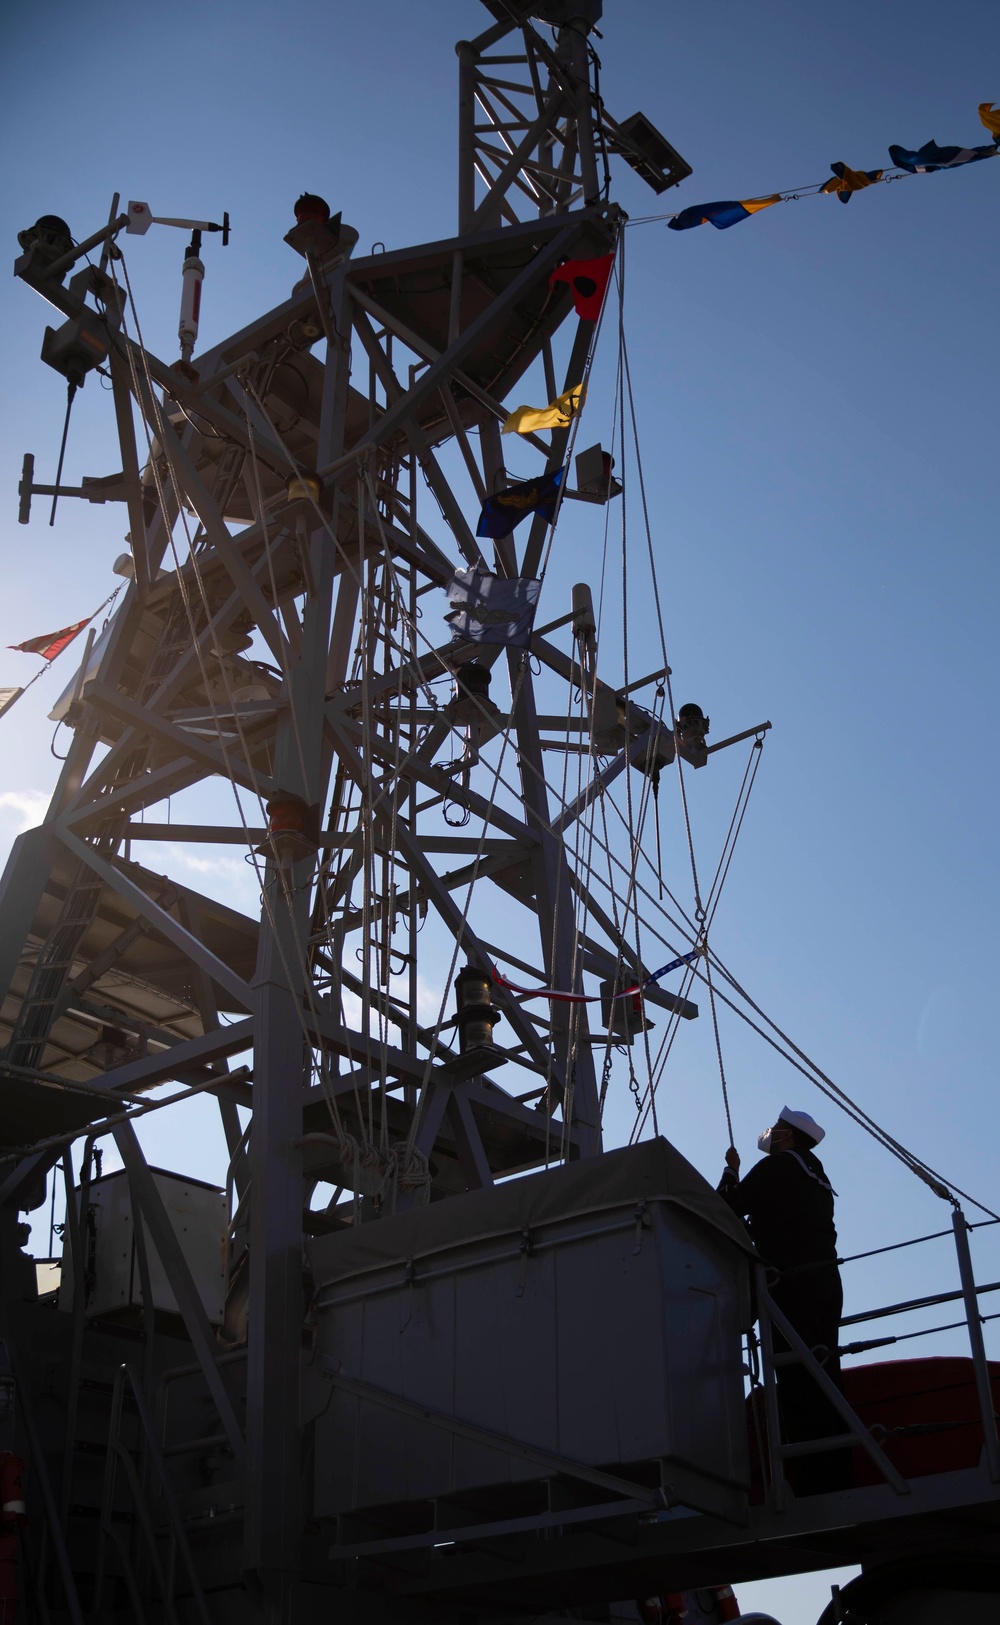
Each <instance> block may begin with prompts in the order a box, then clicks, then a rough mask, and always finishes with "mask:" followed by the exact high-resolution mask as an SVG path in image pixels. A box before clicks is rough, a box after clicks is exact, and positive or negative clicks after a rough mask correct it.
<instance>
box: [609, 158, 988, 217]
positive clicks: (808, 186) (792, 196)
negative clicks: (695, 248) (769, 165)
mask: <svg viewBox="0 0 1000 1625" xmlns="http://www.w3.org/2000/svg"><path fill="white" fill-rule="evenodd" d="M989 156H990V157H991V158H993V157H996V156H998V155H997V154H995V153H990V154H989ZM913 177H914V171H912V170H909V169H893V170H887V171H886V172H885V173H884V174H883V175H882V178H881V180H879V181H874V182H872V183H871V184H872V185H875V186H888V185H889V184H890V183H891V182H893V181H908V180H912V179H913ZM827 184H828V182H827V181H806V182H805V184H804V185H803V186H785V187H783V188H782V189H781V191H779V192H778V193H776V194H775V193H772V194H769V195H770V196H777V197H779V198H780V199H781V201H782V203H797V202H798V200H799V199H800V198H804V197H819V196H821V195H822V192H823V188H824V186H826V185H827ZM682 213H683V210H681V209H675V210H674V211H673V213H672V214H642V215H638V216H636V218H635V219H633V220H626V221H625V225H626V226H650V225H653V224H654V223H655V222H657V221H660V220H676V219H677V216H678V215H679V214H682Z"/></svg>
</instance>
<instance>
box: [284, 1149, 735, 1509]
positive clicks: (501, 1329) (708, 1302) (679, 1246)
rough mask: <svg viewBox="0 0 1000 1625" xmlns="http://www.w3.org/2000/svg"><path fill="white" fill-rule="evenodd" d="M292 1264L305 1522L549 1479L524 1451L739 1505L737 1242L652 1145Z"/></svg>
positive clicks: (697, 1501)
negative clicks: (303, 1266)
mask: <svg viewBox="0 0 1000 1625" xmlns="http://www.w3.org/2000/svg"><path fill="white" fill-rule="evenodd" d="M308 1257H309V1265H310V1268H311V1271H312V1275H313V1278H314V1283H315V1294H314V1298H313V1311H314V1315H315V1325H316V1349H315V1354H314V1358H313V1360H312V1362H311V1368H312V1379H311V1382H310V1387H312V1389H313V1399H314V1403H313V1405H312V1407H311V1408H312V1410H313V1415H314V1417H315V1422H314V1439H313V1446H314V1452H313V1459H314V1463H315V1467H314V1504H313V1511H314V1515H315V1516H317V1517H324V1516H334V1515H336V1514H341V1513H344V1512H347V1511H349V1510H351V1509H355V1510H357V1509H359V1508H374V1507H377V1506H379V1505H385V1504H387V1503H395V1504H397V1505H398V1504H400V1503H408V1502H413V1501H418V1500H419V1501H427V1500H434V1499H436V1498H439V1497H447V1496H449V1495H455V1494H456V1493H460V1492H464V1491H467V1490H470V1489H473V1488H477V1487H484V1486H493V1485H501V1484H507V1485H513V1484H515V1483H516V1482H520V1483H522V1484H523V1483H524V1482H525V1481H526V1480H527V1481H530V1480H535V1481H537V1480H539V1479H541V1478H544V1477H546V1476H550V1474H547V1472H546V1469H545V1467H544V1465H540V1464H539V1463H538V1462H537V1461H532V1460H531V1459H530V1457H526V1456H525V1454H523V1453H520V1452H519V1446H523V1445H527V1446H529V1447H531V1448H532V1449H533V1450H534V1451H536V1452H537V1451H540V1450H543V1451H546V1452H549V1453H551V1454H552V1455H553V1456H557V1457H562V1458H564V1459H566V1460H569V1461H572V1462H575V1463H577V1464H579V1463H583V1464H586V1465H589V1466H592V1467H597V1468H600V1469H603V1470H605V1471H614V1470H615V1469H616V1468H619V1469H621V1468H626V1469H628V1470H630V1471H632V1472H635V1470H636V1467H637V1465H638V1464H643V1466H644V1468H645V1469H646V1471H645V1472H644V1474H643V1477H644V1480H645V1481H648V1479H649V1474H650V1473H651V1472H652V1473H658V1474H659V1481H660V1482H661V1483H662V1485H663V1486H664V1492H665V1495H666V1496H667V1498H668V1499H669V1500H671V1501H677V1502H681V1503H683V1504H687V1505H691V1506H698V1507H701V1508H703V1509H704V1510H709V1511H717V1510H722V1509H723V1507H725V1506H729V1507H730V1508H731V1507H732V1506H733V1504H734V1501H735V1502H736V1503H741V1504H742V1505H744V1506H745V1504H746V1488H747V1484H748V1463H747V1445H746V1428H745V1423H744V1409H743V1406H744V1400H743V1393H744V1384H743V1369H742V1343H741V1331H742V1330H743V1329H744V1328H745V1327H746V1326H748V1325H749V1324H750V1321H751V1318H752V1317H751V1308H750V1290H749V1288H750V1274H751V1270H750V1265H751V1263H752V1258H753V1249H752V1248H751V1246H750V1243H749V1240H748V1238H747V1234H746V1231H745V1230H744V1228H743V1226H742V1225H741V1224H740V1223H739V1221H738V1220H737V1219H736V1218H735V1217H734V1216H733V1214H732V1213H731V1212H730V1211H729V1209H728V1208H727V1207H726V1206H725V1204H724V1203H723V1202H722V1201H721V1199H720V1198H719V1197H718V1196H717V1195H716V1193H715V1192H714V1191H713V1190H712V1189H711V1187H710V1186H709V1185H708V1184H707V1183H706V1182H705V1180H704V1179H702V1177H701V1175H700V1174H698V1173H697V1172H696V1171H695V1170H694V1169H693V1168H692V1167H691V1166H690V1164H689V1163H687V1162H686V1161H685V1160H684V1158H683V1157H682V1156H681V1155H680V1153H679V1152H677V1151H676V1150H674V1148H673V1147H672V1146H671V1145H669V1144H668V1143H667V1142H666V1141H665V1140H662V1139H661V1140H654V1141H650V1142H647V1143H644V1144H641V1145H637V1146H632V1147H628V1148H626V1149H624V1150H620V1151H613V1152H609V1153H608V1154H607V1155H605V1156H603V1157H598V1158H594V1159H591V1160H588V1161H585V1162H579V1163H574V1164H572V1165H570V1166H567V1167H562V1168H558V1169H554V1170H550V1171H548V1172H546V1173H538V1174H533V1175H530V1176H528V1177H525V1178H521V1179H516V1180H511V1181H509V1182H507V1183H506V1184H504V1185H502V1186H498V1187H496V1188H495V1189H493V1190H488V1191H481V1192H476V1193H473V1194H470V1195H468V1196H465V1197H454V1198H452V1199H450V1200H449V1201H447V1202H442V1203H439V1204H434V1205H431V1206H429V1207H423V1208H418V1209H416V1210H414V1211H412V1212H409V1213H406V1214H402V1215H397V1216H396V1217H393V1218H388V1219H382V1220H380V1221H378V1222H374V1223H370V1224H366V1225H363V1226H361V1227H359V1228H358V1229H356V1230H351V1231H347V1232H342V1233H340V1234H336V1235H328V1236H324V1237H321V1238H316V1239H314V1240H313V1241H312V1242H311V1243H310V1244H309V1250H308ZM323 1384H325V1385H326V1391H325V1393H324V1392H323ZM399 1401H403V1402H404V1403H403V1404H400V1403H399ZM420 1407H424V1408H426V1412H427V1414H426V1415H424V1416H421V1415H420V1414H419V1408H420ZM452 1423H453V1424H454V1425H451V1424H452ZM486 1430H488V1432H489V1434H491V1435H493V1438H492V1439H490V1438H488V1437H484V1436H483V1435H484V1432H485V1431H486Z"/></svg>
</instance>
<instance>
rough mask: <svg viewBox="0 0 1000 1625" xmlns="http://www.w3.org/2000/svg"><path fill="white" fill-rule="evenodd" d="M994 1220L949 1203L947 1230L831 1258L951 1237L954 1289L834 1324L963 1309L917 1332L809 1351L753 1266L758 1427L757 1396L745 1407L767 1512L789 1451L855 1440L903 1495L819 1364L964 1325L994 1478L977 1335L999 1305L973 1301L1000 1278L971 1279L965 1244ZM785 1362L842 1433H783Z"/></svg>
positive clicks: (999, 1287) (997, 1476)
mask: <svg viewBox="0 0 1000 1625" xmlns="http://www.w3.org/2000/svg"><path fill="white" fill-rule="evenodd" d="M997 1222H998V1221H996V1220H987V1221H985V1223H983V1224H977V1225H970V1224H969V1223H968V1221H967V1220H966V1218H965V1215H964V1213H963V1212H962V1210H961V1208H959V1207H957V1206H956V1207H955V1209H954V1212H953V1215H952V1224H951V1228H950V1230H940V1231H934V1232H933V1233H932V1234H930V1235H927V1236H917V1237H914V1238H913V1239H912V1240H908V1241H903V1242H895V1243H892V1244H891V1245H889V1246H886V1247H876V1248H872V1249H870V1250H869V1251H868V1252H864V1253H856V1254H853V1255H851V1256H849V1257H847V1258H838V1260H837V1264H838V1265H845V1264H851V1263H856V1262H858V1261H859V1260H861V1259H868V1258H874V1257H876V1256H878V1255H880V1254H884V1253H894V1252H898V1251H899V1250H901V1249H902V1248H906V1247H913V1246H919V1245H921V1244H923V1243H925V1242H930V1241H938V1240H940V1239H942V1238H943V1237H946V1236H951V1237H952V1239H953V1241H954V1245H955V1253H956V1260H957V1265H958V1277H959V1283H960V1284H959V1287H958V1288H957V1290H954V1291H946V1292H936V1293H928V1294H924V1295H922V1296H920V1297H916V1298H909V1299H905V1300H903V1301H901V1302H898V1303H891V1304H884V1305H882V1306H880V1307H878V1308H875V1309H871V1310H866V1311H863V1312H861V1313H856V1314H851V1315H845V1316H844V1317H843V1318H842V1319H841V1321H840V1326H841V1328H844V1327H847V1326H854V1325H862V1324H867V1323H870V1322H874V1321H878V1320H881V1319H885V1318H888V1317H890V1316H893V1315H900V1314H908V1313H910V1312H913V1311H917V1310H920V1309H924V1308H928V1307H932V1306H936V1305H939V1304H946V1303H961V1304H962V1307H963V1310H964V1315H963V1318H962V1319H961V1320H955V1321H949V1322H947V1323H946V1324H944V1325H938V1326H932V1327H925V1328H920V1329H918V1330H916V1331H907V1332H902V1333H897V1334H895V1335H888V1336H884V1337H872V1338H865V1339H862V1340H860V1341H855V1342H847V1343H843V1342H841V1343H840V1345H839V1347H838V1348H837V1349H836V1350H835V1351H834V1350H826V1349H816V1350H814V1349H811V1348H809V1347H808V1346H807V1345H806V1343H805V1341H804V1340H803V1338H802V1337H801V1336H800V1335H799V1333H798V1332H797V1331H796V1329H795V1327H794V1325H793V1324H792V1323H791V1322H790V1321H789V1319H788V1317H787V1315H785V1314H784V1313H783V1312H782V1310H781V1309H780V1308H779V1306H778V1305H777V1304H776V1303H775V1301H774V1298H773V1296H772V1293H771V1290H770V1281H771V1279H773V1272H770V1271H767V1270H766V1269H764V1268H761V1269H759V1270H758V1275H757V1307H758V1324H759V1337H760V1341H759V1352H760V1359H759V1360H758V1358H757V1343H756V1339H755V1338H753V1336H752V1335H751V1339H750V1344H749V1356H750V1359H749V1365H748V1371H749V1372H750V1381H751V1392H752V1393H753V1391H754V1390H756V1391H757V1392H759V1393H760V1394H761V1397H762V1400H763V1407H762V1408H763V1422H764V1426H763V1430H761V1429H760V1412H759V1410H758V1408H757V1405H756V1403H755V1404H754V1409H753V1413H752V1414H753V1416H754V1420H755V1423H756V1425H757V1427H758V1441H757V1442H758V1451H759V1454H760V1458H761V1468H762V1472H763V1473H765V1474H766V1480H765V1483H766V1491H767V1495H768V1500H769V1502H770V1504H771V1506H772V1508H773V1510H774V1511H779V1512H780V1511H782V1510H783V1509H784V1508H785V1506H786V1504H787V1498H788V1488H789V1486H788V1483H787V1480H786V1475H785V1471H784V1468H785V1463H786V1462H788V1461H789V1460H793V1459H796V1458H802V1457H815V1456H820V1455H823V1454H826V1453H828V1452H831V1451H843V1450H846V1449H850V1448H852V1447H853V1446H860V1448H861V1449H863V1450H864V1451H865V1452H866V1454H867V1455H868V1456H869V1458H870V1459H871V1461H872V1462H873V1463H874V1464H875V1467H876V1468H877V1470H878V1472H879V1474H880V1476H881V1478H882V1479H883V1480H884V1481H885V1482H886V1483H887V1484H889V1485H891V1486H892V1488H893V1489H894V1490H895V1491H896V1493H897V1494H898V1495H905V1494H906V1493H907V1492H908V1490H909V1484H908V1483H907V1481H906V1479H904V1478H903V1477H902V1475H901V1474H900V1473H899V1472H898V1470H897V1469H896V1467H895V1466H894V1465H893V1463H892V1462H891V1461H890V1460H889V1458H888V1456H887V1455H886V1453H885V1451H884V1450H883V1449H882V1446H881V1443H880V1442H879V1440H878V1439H876V1438H875V1436H874V1433H873V1432H872V1430H871V1429H869V1428H868V1427H867V1426H866V1425H865V1423H864V1422H863V1421H862V1420H861V1418H860V1417H859V1416H858V1415H857V1414H856V1412H855V1411H854V1410H853V1409H852V1407H851V1405H850V1404H849V1403H848V1401H847V1399H846V1398H845V1397H844V1393H843V1391H842V1389H841V1388H840V1386H839V1385H838V1383H837V1382H835V1381H834V1380H833V1378H832V1377H831V1376H830V1374H829V1372H828V1371H827V1370H825V1369H824V1364H825V1361H826V1359H827V1358H828V1356H829V1354H830V1353H836V1355H838V1356H850V1355H856V1354H865V1353H868V1352H869V1351H871V1350H873V1349H877V1348H886V1347H889V1346H891V1345H893V1344H896V1343H901V1342H905V1341H907V1340H909V1339H910V1338H917V1337H928V1336H932V1335H934V1334H935V1333H938V1332H947V1331H955V1330H959V1329H961V1328H963V1327H964V1328H965V1330H966V1333H967V1335H968V1339H969V1352H970V1355H971V1358H972V1367H973V1375H974V1381H975V1388H976V1399H977V1410H978V1418H977V1419H978V1421H979V1423H981V1425H982V1429H983V1458H984V1461H985V1465H986V1468H987V1471H988V1474H989V1477H990V1480H991V1482H993V1483H998V1482H1000V1435H998V1429H997V1415H996V1410H995V1406H994V1401H993V1391H992V1383H991V1377H990V1370H989V1363H988V1361H987V1357H986V1346H985V1341H984V1337H983V1326H984V1325H985V1324H986V1323H987V1322H988V1321H990V1320H996V1319H1000V1311H998V1312H997V1313H994V1314H986V1315H984V1314H982V1313H981V1311H980V1305H979V1300H980V1297H981V1296H983V1295H985V1294H987V1293H991V1292H998V1291H1000V1281H990V1282H988V1283H986V1284H984V1285H981V1286H980V1285H978V1284H977V1283H976V1280H975V1275H974V1271H973V1266H972V1255H971V1251H970V1247H969V1233H970V1231H971V1230H973V1229H985V1228H987V1227H989V1226H990V1225H993V1224H996V1223H997ZM813 1268H816V1269H829V1268H830V1266H829V1264H824V1265H815V1266H812V1265H802V1266H799V1267H797V1268H796V1269H795V1270H793V1271H789V1272H787V1274H788V1275H792V1274H795V1275H798V1274H801V1273H805V1272H807V1271H808V1270H810V1269H813ZM776 1332H777V1333H778V1334H779V1335H780V1337H781V1339H782V1340H783V1343H784V1345H785V1346H784V1348H783V1349H781V1350H780V1351H779V1350H778V1349H776V1347H775V1333H776ZM790 1365H798V1366H800V1367H801V1368H802V1370H803V1371H804V1372H806V1373H808V1376H809V1377H810V1378H811V1380H812V1383H813V1384H814V1386H815V1389H816V1390H817V1391H818V1393H819V1394H821V1395H822V1397H823V1399H824V1400H825V1401H826V1402H827V1404H828V1406H829V1407H831V1408H832V1410H833V1411H834V1412H835V1413H836V1414H837V1415H838V1416H839V1418H840V1420H841V1422H842V1423H843V1431H842V1432H839V1433H830V1434H827V1435H826V1436H824V1437H816V1438H810V1439H795V1440H791V1439H789V1438H787V1437H786V1432H787V1428H786V1426H785V1419H783V1416H782V1403H781V1394H780V1389H781V1383H780V1377H779V1373H780V1371H781V1370H782V1369H783V1368H786V1367H788V1366H790ZM931 1425H934V1424H931Z"/></svg>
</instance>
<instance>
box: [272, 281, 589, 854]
mask: <svg viewBox="0 0 1000 1625" xmlns="http://www.w3.org/2000/svg"><path fill="white" fill-rule="evenodd" d="M602 315H603V311H602ZM247 387H248V388H249V389H250V392H251V393H252V394H253V395H254V398H255V400H256V401H257V405H258V407H259V408H260V410H261V413H262V415H263V417H264V419H265V421H266V422H267V424H268V427H269V428H270V430H271V432H272V434H273V435H274V437H275V440H276V442H277V444H278V445H280V447H281V449H282V451H283V452H284V454H285V456H286V457H287V458H288V461H289V463H290V464H291V466H292V467H293V468H295V469H296V471H300V470H299V463H298V460H297V459H296V458H295V456H294V455H293V453H292V452H291V451H290V450H289V448H288V447H287V445H286V444H285V442H284V440H283V439H282V436H281V434H280V433H279V431H278V430H277V429H276V427H275V425H274V423H273V422H272V420H271V419H270V417H269V416H268V413H267V409H266V407H265V406H264V404H263V402H262V401H261V400H260V397H259V395H258V394H257V393H256V391H255V390H254V389H253V386H252V384H251V383H250V381H249V380H248V386H247ZM306 495H307V500H308V501H309V503H310V505H311V506H312V508H313V510H314V512H315V514H316V517H317V521H318V523H319V524H320V525H321V526H322V527H323V529H324V530H325V531H326V532H327V534H328V535H329V537H330V539H331V541H332V542H333V544H334V547H335V549H336V551H337V552H338V553H339V555H340V557H341V559H342V561H343V564H344V568H345V569H346V570H348V571H349V573H350V574H351V576H352V578H353V579H354V581H355V582H356V583H357V585H358V588H359V590H361V588H362V583H361V579H360V577H359V575H358V572H357V569H356V568H355V566H354V564H353V561H352V560H350V559H349V558H348V556H347V553H346V551H345V549H344V547H343V545H342V543H341V542H340V540H339V538H338V536H337V535H336V533H335V531H334V530H333V527H332V526H331V524H330V523H329V521H328V520H327V518H326V516H325V515H324V514H323V512H322V510H321V509H320V507H319V505H318V503H317V501H316V499H315V498H314V497H313V496H312V493H311V492H310V491H309V490H308V486H307V487H306ZM556 512H558V507H557V510H556ZM554 527H555V515H554V517H553V526H552V534H554ZM549 545H550V547H551V536H550V544H549ZM402 614H403V619H404V621H406V622H407V624H408V617H407V615H406V612H405V609H403V611H402ZM413 631H414V632H415V634H416V637H417V639H418V640H420V641H422V642H423V643H424V644H425V645H426V648H427V651H428V653H430V654H431V655H433V656H434V657H435V658H436V659H437V660H438V661H439V662H440V664H441V668H442V672H444V673H447V674H448V675H451V668H450V667H449V666H447V665H446V664H445V662H444V660H443V659H442V657H441V655H440V654H439V653H438V650H437V649H436V648H435V646H434V645H433V644H432V643H431V641H430V639H429V637H428V636H427V634H426V633H425V632H424V631H423V630H422V629H421V628H420V627H419V625H414V626H413ZM473 703H474V705H475V707H476V709H477V710H478V711H479V712H480V714H481V716H482V717H483V718H484V720H486V721H489V720H490V717H489V713H488V712H487V710H486V708H485V706H483V705H482V704H481V703H480V702H479V700H478V699H477V698H474V697H473ZM524 765H525V767H526V769H527V770H528V771H529V772H530V773H532V774H533V775H534V776H535V777H536V778H537V779H538V780H539V782H540V783H541V784H542V785H544V786H545V787H546V789H548V790H550V791H551V792H552V794H553V795H555V794H556V792H555V789H554V787H553V786H552V785H551V784H549V782H548V780H547V779H546V778H545V775H544V773H540V772H539V770H538V769H537V768H536V767H535V766H534V764H533V763H531V762H527V761H526V762H525V764H524ZM501 782H503V784H504V788H505V789H507V790H508V791H509V793H510V794H511V795H512V796H513V798H514V802H515V805H521V804H522V797H521V795H520V792H519V791H517V790H516V789H514V788H513V787H512V786H510V785H508V784H507V783H506V781H501ZM543 822H544V821H543ZM545 827H546V828H547V830H548V831H549V833H553V834H554V833H555V831H554V829H553V827H552V825H551V824H546V826H545Z"/></svg>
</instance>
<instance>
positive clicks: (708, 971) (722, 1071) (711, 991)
mask: <svg viewBox="0 0 1000 1625" xmlns="http://www.w3.org/2000/svg"><path fill="white" fill-rule="evenodd" d="M707 941H708V939H707V936H706V938H705V942H706V946H707ZM705 981H706V982H707V984H708V1004H709V1009H710V1010H711V1012H712V1032H713V1034H714V1035H715V1054H716V1057H717V1059H718V1062H719V1081H720V1082H721V1084H722V1104H723V1108H724V1110H725V1113H726V1131H727V1133H728V1135H729V1144H730V1147H731V1148H735V1145H736V1141H735V1139H734V1138H733V1115H732V1112H731V1111H730V1110H729V1089H728V1086H727V1084H726V1067H725V1062H724V1061H723V1059H722V1040H721V1038H720V1037H719V1016H718V1012H717V1010H716V1008H715V988H714V987H713V986H712V964H711V960H710V959H709V958H708V955H707V954H706V955H705ZM655 1098H656V1097H655V1091H654V1092H652V1093H651V1095H650V1103H651V1104H652V1102H653V1100H655Z"/></svg>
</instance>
